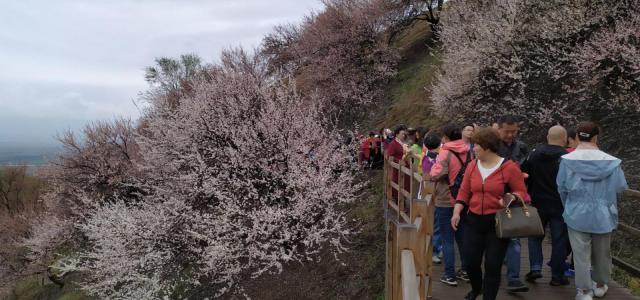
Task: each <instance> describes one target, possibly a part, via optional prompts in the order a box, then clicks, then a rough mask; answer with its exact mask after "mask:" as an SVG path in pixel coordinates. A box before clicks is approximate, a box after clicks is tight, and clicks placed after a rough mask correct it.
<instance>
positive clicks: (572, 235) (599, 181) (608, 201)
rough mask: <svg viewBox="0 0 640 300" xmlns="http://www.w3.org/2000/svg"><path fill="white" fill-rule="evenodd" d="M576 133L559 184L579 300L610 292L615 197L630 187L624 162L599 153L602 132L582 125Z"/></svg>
mask: <svg viewBox="0 0 640 300" xmlns="http://www.w3.org/2000/svg"><path fill="white" fill-rule="evenodd" d="M576 131H577V134H578V139H579V140H580V144H579V145H578V147H577V148H576V150H575V151H574V152H572V153H570V154H567V155H564V156H562V160H561V162H560V168H559V170H558V177H557V178H556V183H557V184H558V192H559V193H560V197H561V199H562V203H563V204H564V213H563V215H562V216H563V217H564V220H565V222H566V223H567V227H568V229H569V241H570V242H571V247H572V249H573V260H574V264H575V284H576V288H577V295H576V299H577V300H590V299H593V296H596V297H603V296H604V295H605V294H606V293H607V290H608V286H607V284H608V283H609V281H610V280H611V232H612V231H613V230H614V229H615V228H616V227H617V225H618V203H617V199H618V198H617V197H618V194H620V193H622V192H624V190H626V189H627V188H628V187H627V181H626V180H625V177H624V172H623V171H622V168H621V167H620V163H621V161H620V159H618V158H615V157H613V156H611V155H609V154H607V153H605V152H602V151H600V150H599V148H598V145H597V143H598V135H599V134H600V128H599V127H598V126H597V125H596V124H595V123H593V122H582V123H580V124H579V125H578V128H577V130H576ZM590 266H591V267H592V268H593V273H592V274H590V271H589V267H590Z"/></svg>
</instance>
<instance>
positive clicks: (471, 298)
mask: <svg viewBox="0 0 640 300" xmlns="http://www.w3.org/2000/svg"><path fill="white" fill-rule="evenodd" d="M479 295H480V293H476V292H475V291H473V290H471V292H468V293H467V295H466V296H464V300H476V298H478V296H479Z"/></svg>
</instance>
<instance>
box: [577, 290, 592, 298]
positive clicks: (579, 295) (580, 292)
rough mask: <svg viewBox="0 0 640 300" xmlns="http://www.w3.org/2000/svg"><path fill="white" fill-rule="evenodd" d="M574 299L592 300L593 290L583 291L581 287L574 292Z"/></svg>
mask: <svg viewBox="0 0 640 300" xmlns="http://www.w3.org/2000/svg"><path fill="white" fill-rule="evenodd" d="M576 300H593V292H592V291H591V290H589V291H588V292H585V291H583V290H581V289H578V293H577V294H576Z"/></svg>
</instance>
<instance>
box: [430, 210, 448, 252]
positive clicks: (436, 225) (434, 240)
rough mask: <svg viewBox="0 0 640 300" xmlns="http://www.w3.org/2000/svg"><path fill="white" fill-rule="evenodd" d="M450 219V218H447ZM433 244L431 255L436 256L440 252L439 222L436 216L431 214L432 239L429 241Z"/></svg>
mask: <svg viewBox="0 0 640 300" xmlns="http://www.w3.org/2000/svg"><path fill="white" fill-rule="evenodd" d="M449 219H451V217H449ZM431 242H432V243H433V255H434V256H436V255H438V253H440V251H441V250H442V239H441V237H440V220H439V219H438V214H437V213H434V214H433V238H432V240H431Z"/></svg>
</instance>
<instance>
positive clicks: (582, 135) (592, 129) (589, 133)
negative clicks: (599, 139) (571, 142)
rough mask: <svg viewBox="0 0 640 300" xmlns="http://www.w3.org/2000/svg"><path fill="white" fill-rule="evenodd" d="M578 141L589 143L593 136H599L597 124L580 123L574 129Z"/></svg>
mask: <svg viewBox="0 0 640 300" xmlns="http://www.w3.org/2000/svg"><path fill="white" fill-rule="evenodd" d="M576 134H577V136H578V139H579V140H580V141H582V142H588V141H590V140H591V139H592V138H593V137H594V136H596V135H598V134H600V127H599V126H598V124H596V123H594V122H590V121H585V122H580V123H579V124H578V127H577V128H576Z"/></svg>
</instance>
